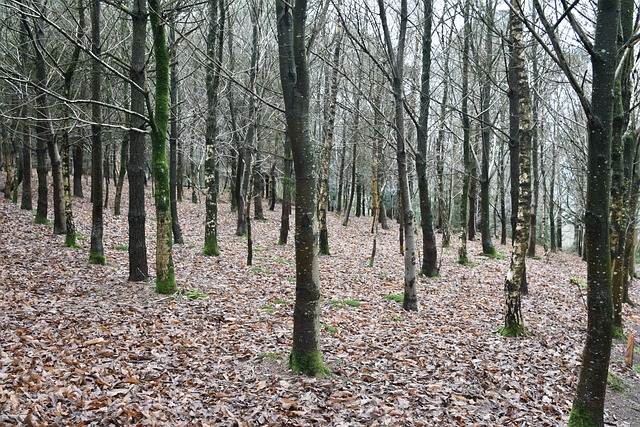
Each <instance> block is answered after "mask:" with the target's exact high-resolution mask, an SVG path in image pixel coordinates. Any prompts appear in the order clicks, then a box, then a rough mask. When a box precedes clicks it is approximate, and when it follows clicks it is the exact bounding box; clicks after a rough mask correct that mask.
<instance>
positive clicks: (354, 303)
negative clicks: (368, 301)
mask: <svg viewBox="0 0 640 427" xmlns="http://www.w3.org/2000/svg"><path fill="white" fill-rule="evenodd" d="M344 303H345V304H346V305H348V306H349V307H360V305H361V303H360V301H356V300H353V299H346V300H344Z"/></svg>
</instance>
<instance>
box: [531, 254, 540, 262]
mask: <svg viewBox="0 0 640 427" xmlns="http://www.w3.org/2000/svg"><path fill="white" fill-rule="evenodd" d="M528 258H529V259H535V260H536V261H540V260H542V257H541V256H540V255H534V256H530V257H528Z"/></svg>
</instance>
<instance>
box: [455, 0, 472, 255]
mask: <svg viewBox="0 0 640 427" xmlns="http://www.w3.org/2000/svg"><path fill="white" fill-rule="evenodd" d="M463 18H464V37H463V38H464V42H463V48H462V49H463V50H462V106H461V114H462V132H463V137H462V153H463V154H462V159H463V160H462V161H463V164H464V177H463V184H462V199H461V200H460V226H461V227H462V232H461V233H460V248H459V249H458V263H459V264H463V265H465V264H468V263H469V258H468V255H467V227H468V223H467V221H468V217H467V215H468V213H469V212H468V210H467V209H468V206H467V203H468V201H469V190H470V186H471V124H470V123H469V47H470V46H469V45H470V38H471V22H470V16H469V2H466V3H465V4H464V9H463Z"/></svg>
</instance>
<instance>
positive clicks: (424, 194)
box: [416, 0, 438, 277]
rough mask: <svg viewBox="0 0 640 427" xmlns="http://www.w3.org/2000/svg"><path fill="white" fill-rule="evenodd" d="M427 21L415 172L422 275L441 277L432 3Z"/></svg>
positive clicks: (428, 1) (426, 12)
mask: <svg viewBox="0 0 640 427" xmlns="http://www.w3.org/2000/svg"><path fill="white" fill-rule="evenodd" d="M423 5H424V9H423V12H424V22H423V26H422V74H421V86H420V117H419V119H418V126H417V134H418V150H417V153H416V172H417V174H418V194H419V196H420V213H421V222H420V227H421V228H422V265H421V268H420V273H421V274H424V275H425V276H428V277H432V276H436V275H438V246H437V243H436V235H435V233H434V231H433V214H432V211H431V199H430V197H429V182H428V179H427V138H428V136H427V132H428V126H429V103H430V100H431V93H430V82H431V39H432V34H431V26H432V22H433V2H432V1H431V0H425V1H424V2H423Z"/></svg>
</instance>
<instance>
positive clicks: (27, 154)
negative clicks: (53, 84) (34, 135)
mask: <svg viewBox="0 0 640 427" xmlns="http://www.w3.org/2000/svg"><path fill="white" fill-rule="evenodd" d="M27 108H28V107H27V106H26V103H23V104H22V107H21V108H20V116H21V117H22V118H23V119H25V120H20V124H19V126H20V128H19V129H20V135H21V138H22V144H21V145H22V160H21V161H22V170H23V173H22V198H21V200H20V209H25V210H29V211H30V210H32V209H33V200H32V198H31V126H30V125H29V124H28V123H27V122H26V118H27V116H28V111H27Z"/></svg>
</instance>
